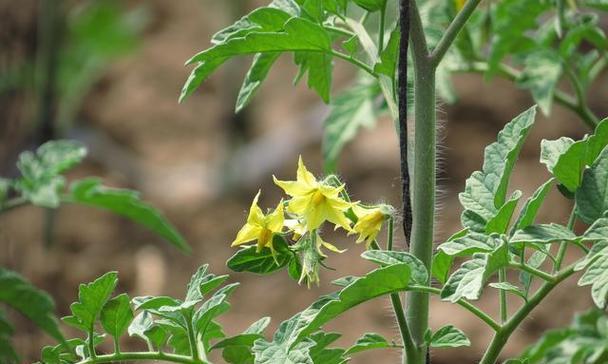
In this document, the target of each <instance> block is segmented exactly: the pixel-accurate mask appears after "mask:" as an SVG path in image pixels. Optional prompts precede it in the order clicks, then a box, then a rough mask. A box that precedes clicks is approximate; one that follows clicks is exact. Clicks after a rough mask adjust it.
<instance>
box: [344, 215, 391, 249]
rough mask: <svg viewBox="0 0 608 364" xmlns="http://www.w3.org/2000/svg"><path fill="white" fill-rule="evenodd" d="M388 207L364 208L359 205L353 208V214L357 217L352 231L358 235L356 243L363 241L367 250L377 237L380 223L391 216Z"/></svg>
mask: <svg viewBox="0 0 608 364" xmlns="http://www.w3.org/2000/svg"><path fill="white" fill-rule="evenodd" d="M391 210H392V208H391V207H390V206H386V205H381V206H379V207H372V208H364V207H362V206H360V205H355V206H353V212H354V213H355V215H357V219H358V220H357V223H356V224H355V226H354V227H353V231H354V232H356V233H358V234H359V237H358V238H357V243H361V242H363V241H365V245H366V247H367V248H369V247H370V245H371V244H372V242H373V241H374V240H375V239H376V237H377V236H378V233H379V232H380V229H381V228H382V223H383V222H384V220H386V218H388V217H389V216H391V215H392V211H391Z"/></svg>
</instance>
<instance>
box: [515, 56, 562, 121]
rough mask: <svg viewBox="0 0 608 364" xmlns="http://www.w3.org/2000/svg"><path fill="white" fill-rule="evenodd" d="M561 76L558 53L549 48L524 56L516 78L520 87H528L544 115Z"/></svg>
mask: <svg viewBox="0 0 608 364" xmlns="http://www.w3.org/2000/svg"><path fill="white" fill-rule="evenodd" d="M561 76H562V64H561V60H560V57H559V54H557V52H555V51H554V50H551V49H540V50H536V51H534V52H532V53H530V54H528V55H526V57H525V58H524V70H523V72H522V76H521V78H520V79H519V80H518V84H519V86H520V87H523V88H525V89H529V90H530V92H531V93H532V97H533V98H534V101H536V103H537V104H538V106H539V107H540V109H541V111H542V112H543V114H545V115H547V116H548V115H549V114H550V113H551V107H552V105H553V96H554V93H555V88H556V87H557V83H558V82H559V80H560V78H561Z"/></svg>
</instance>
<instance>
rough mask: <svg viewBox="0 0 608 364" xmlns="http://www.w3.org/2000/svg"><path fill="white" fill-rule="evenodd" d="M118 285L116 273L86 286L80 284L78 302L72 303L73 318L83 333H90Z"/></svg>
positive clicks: (103, 276) (104, 276) (106, 275)
mask: <svg viewBox="0 0 608 364" xmlns="http://www.w3.org/2000/svg"><path fill="white" fill-rule="evenodd" d="M117 283H118V273H116V272H108V273H106V274H104V275H102V276H101V277H99V278H97V279H96V280H95V281H93V282H91V283H88V284H84V283H82V284H80V287H79V288H78V302H75V303H72V305H71V306H70V309H71V310H72V315H73V318H74V319H76V321H77V322H78V323H79V324H80V327H81V328H82V329H83V330H85V331H90V330H92V329H93V327H94V325H95V321H96V320H97V318H98V317H99V314H100V313H101V310H102V308H103V306H104V305H105V304H106V302H107V301H108V299H109V298H110V295H111V294H112V292H113V291H114V288H116V284H117Z"/></svg>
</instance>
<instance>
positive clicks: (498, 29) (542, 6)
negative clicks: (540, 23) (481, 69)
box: [488, 0, 549, 75]
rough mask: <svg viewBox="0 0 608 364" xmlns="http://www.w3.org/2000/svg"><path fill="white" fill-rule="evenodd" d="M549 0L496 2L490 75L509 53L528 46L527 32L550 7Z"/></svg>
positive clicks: (489, 62)
mask: <svg viewBox="0 0 608 364" xmlns="http://www.w3.org/2000/svg"><path fill="white" fill-rule="evenodd" d="M548 6H549V5H548V2H547V1H532V2H530V1H528V0H502V1H500V2H499V3H497V4H496V11H495V13H494V17H493V19H492V28H493V31H492V34H493V35H494V38H493V40H492V47H491V50H490V57H489V61H488V64H489V70H488V74H489V75H494V74H495V73H496V72H497V70H498V66H499V64H500V62H501V61H502V60H503V58H504V57H505V56H507V55H508V54H513V53H516V52H515V51H517V50H520V49H522V48H526V46H527V44H529V43H530V41H529V40H528V39H526V32H527V31H528V30H529V29H532V28H534V27H535V26H536V24H537V19H538V17H539V15H540V14H542V13H543V12H544V11H545V10H546V9H547V8H548Z"/></svg>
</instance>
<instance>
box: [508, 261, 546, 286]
mask: <svg viewBox="0 0 608 364" xmlns="http://www.w3.org/2000/svg"><path fill="white" fill-rule="evenodd" d="M509 267H510V268H515V269H519V270H523V271H524V272H528V273H530V274H531V275H533V276H535V277H538V278H540V279H542V280H544V281H545V282H553V281H555V277H554V276H552V275H551V274H548V273H545V272H543V271H542V270H540V269H536V268H534V267H531V266H529V265H527V264H525V263H521V262H510V263H509Z"/></svg>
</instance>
